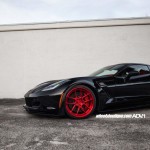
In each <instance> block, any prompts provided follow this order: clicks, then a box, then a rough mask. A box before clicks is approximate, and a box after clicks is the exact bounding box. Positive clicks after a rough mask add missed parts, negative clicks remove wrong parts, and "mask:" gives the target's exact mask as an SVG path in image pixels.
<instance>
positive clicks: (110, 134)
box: [0, 99, 150, 150]
mask: <svg viewBox="0 0 150 150" xmlns="http://www.w3.org/2000/svg"><path fill="white" fill-rule="evenodd" d="M23 104H24V100H23V99H1V100H0V150H32V149H35V150H43V149H44V150H47V149H48V150H51V149H52V150H88V149H89V150H90V149H92V150H94V149H95V150H96V149H98V150H109V149H110V150H127V149H128V150H130V149H131V150H132V149H136V150H147V149H150V108H142V109H136V110H131V111H121V112H115V114H145V115H146V118H141V119H139V118H136V119H135V118H130V119H129V118H115V119H114V118H96V117H95V116H92V117H90V118H88V119H83V120H74V119H69V118H63V117H52V116H41V115H32V114H29V113H27V112H26V111H25V110H24V109H23V107H22V106H23Z"/></svg>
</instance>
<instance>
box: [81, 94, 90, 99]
mask: <svg viewBox="0 0 150 150" xmlns="http://www.w3.org/2000/svg"><path fill="white" fill-rule="evenodd" d="M89 95H90V93H88V94H86V95H84V96H82V98H85V97H87V96H89Z"/></svg>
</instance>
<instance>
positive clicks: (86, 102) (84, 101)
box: [84, 99, 92, 103]
mask: <svg viewBox="0 0 150 150" xmlns="http://www.w3.org/2000/svg"><path fill="white" fill-rule="evenodd" d="M90 101H92V99H88V100H86V101H84V103H87V102H90Z"/></svg>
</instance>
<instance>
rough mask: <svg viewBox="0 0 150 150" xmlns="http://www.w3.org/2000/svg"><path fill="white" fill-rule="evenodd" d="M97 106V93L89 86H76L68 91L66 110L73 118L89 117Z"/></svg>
mask: <svg viewBox="0 0 150 150" xmlns="http://www.w3.org/2000/svg"><path fill="white" fill-rule="evenodd" d="M95 106H96V98H95V95H94V93H93V91H92V90H91V89H90V88H88V87H87V86H83V85H78V86H74V87H72V88H70V89H69V90H68V91H67V93H66V96H65V111H66V114H67V115H68V116H69V117H71V118H76V119H82V118H87V117H89V116H90V115H91V114H92V113H93V111H94V109H95Z"/></svg>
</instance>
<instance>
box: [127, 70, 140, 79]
mask: <svg viewBox="0 0 150 150" xmlns="http://www.w3.org/2000/svg"><path fill="white" fill-rule="evenodd" d="M137 75H139V72H138V71H132V72H129V74H128V75H127V79H129V78H130V77H133V76H137Z"/></svg>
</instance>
